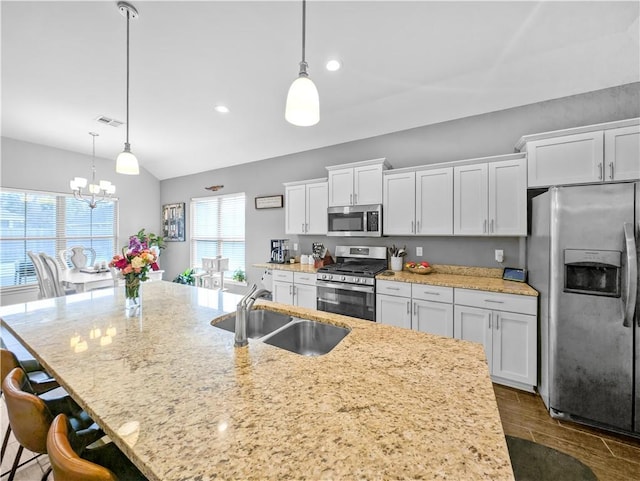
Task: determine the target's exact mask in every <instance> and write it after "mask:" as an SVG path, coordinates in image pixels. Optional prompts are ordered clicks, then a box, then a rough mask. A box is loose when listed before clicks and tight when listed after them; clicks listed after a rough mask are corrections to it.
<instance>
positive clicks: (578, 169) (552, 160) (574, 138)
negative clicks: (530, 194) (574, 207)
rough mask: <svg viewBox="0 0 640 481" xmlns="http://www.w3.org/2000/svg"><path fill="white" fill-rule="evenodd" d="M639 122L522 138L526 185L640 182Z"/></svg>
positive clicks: (623, 122) (609, 124)
mask: <svg viewBox="0 0 640 481" xmlns="http://www.w3.org/2000/svg"><path fill="white" fill-rule="evenodd" d="M639 123H640V121H639V119H633V120H629V121H621V122H612V123H608V124H599V125H593V126H587V127H579V128H575V129H567V130H563V131H556V132H547V133H543V134H535V135H528V136H525V137H522V139H520V142H518V145H517V146H516V148H519V149H520V150H524V151H526V152H527V157H528V186H529V187H548V186H550V185H569V184H582V183H593V182H616V181H623V180H636V179H640V125H638V124H639Z"/></svg>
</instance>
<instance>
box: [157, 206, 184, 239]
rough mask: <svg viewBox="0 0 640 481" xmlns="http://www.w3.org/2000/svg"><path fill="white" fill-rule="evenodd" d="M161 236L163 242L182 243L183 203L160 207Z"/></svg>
mask: <svg viewBox="0 0 640 481" xmlns="http://www.w3.org/2000/svg"><path fill="white" fill-rule="evenodd" d="M162 235H163V236H164V240H165V241H170V242H184V239H185V228H184V202H178V203H176V204H165V205H163V206H162Z"/></svg>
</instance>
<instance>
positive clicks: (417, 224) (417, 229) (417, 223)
mask: <svg viewBox="0 0 640 481" xmlns="http://www.w3.org/2000/svg"><path fill="white" fill-rule="evenodd" d="M418 232H420V221H416V234H417V233H418Z"/></svg>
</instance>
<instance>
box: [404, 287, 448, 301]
mask: <svg viewBox="0 0 640 481" xmlns="http://www.w3.org/2000/svg"><path fill="white" fill-rule="evenodd" d="M411 297H413V298H414V299H421V300H423V301H435V302H447V303H449V304H451V303H452V302H453V287H440V286H429V285H427V284H411Z"/></svg>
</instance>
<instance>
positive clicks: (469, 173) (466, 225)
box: [453, 163, 489, 235]
mask: <svg viewBox="0 0 640 481" xmlns="http://www.w3.org/2000/svg"><path fill="white" fill-rule="evenodd" d="M487 176H488V169H487V164H484V163H483V164H474V165H464V166H459V167H454V169H453V192H454V201H453V210H454V213H453V222H454V224H453V233H454V234H456V235H486V234H487V229H488V225H487V224H488V219H487V214H488V205H487V204H488V192H487V189H488V188H489V183H488V181H487Z"/></svg>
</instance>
